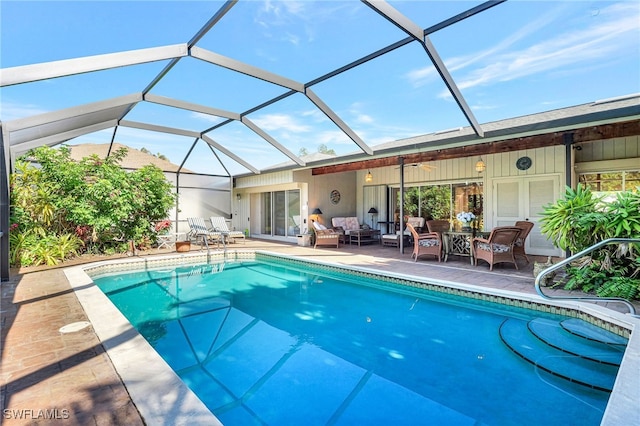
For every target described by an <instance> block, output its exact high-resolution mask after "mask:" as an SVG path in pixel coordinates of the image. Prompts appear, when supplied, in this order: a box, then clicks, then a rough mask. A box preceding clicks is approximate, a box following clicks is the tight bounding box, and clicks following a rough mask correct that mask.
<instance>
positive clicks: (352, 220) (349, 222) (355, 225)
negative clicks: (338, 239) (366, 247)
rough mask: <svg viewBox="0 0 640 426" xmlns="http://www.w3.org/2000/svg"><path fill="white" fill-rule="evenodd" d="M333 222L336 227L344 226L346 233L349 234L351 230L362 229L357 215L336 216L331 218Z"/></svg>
mask: <svg viewBox="0 0 640 426" xmlns="http://www.w3.org/2000/svg"><path fill="white" fill-rule="evenodd" d="M331 224H332V225H333V227H334V229H335V228H338V227H340V228H342V229H343V230H344V233H345V235H349V233H350V232H351V231H357V230H358V229H360V221H358V218H357V217H355V216H349V217H334V218H331Z"/></svg>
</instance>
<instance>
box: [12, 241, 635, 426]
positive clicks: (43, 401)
mask: <svg viewBox="0 0 640 426" xmlns="http://www.w3.org/2000/svg"><path fill="white" fill-rule="evenodd" d="M231 249H252V250H269V251H274V252H279V253H285V254H290V255H296V256H302V257H309V258H313V259H319V260H326V261H328V262H335V263H342V264H347V265H354V266H360V267H366V268H371V269H380V270H384V271H389V272H397V273H402V274H406V275H416V276H420V277H429V278H435V279H440V280H447V281H455V282H460V283H465V284H474V285H480V286H486V287H492V288H500V289H505V290H510V291H517V292H524V293H534V292H535V291H534V286H533V284H534V279H533V276H532V269H533V266H532V265H533V262H532V263H530V264H528V265H525V264H524V262H519V265H520V266H521V269H520V270H515V268H514V267H513V266H512V265H508V264H505V265H499V266H496V267H494V271H493V272H489V267H488V265H487V264H486V263H482V262H481V264H479V265H478V266H477V267H475V266H472V265H471V264H470V262H469V260H468V258H457V259H456V258H453V259H449V261H448V262H446V263H444V262H442V263H438V261H437V260H435V259H432V258H429V257H424V258H421V259H420V260H418V262H413V261H412V260H411V259H410V253H411V250H410V249H409V248H406V249H405V253H400V251H399V250H398V249H397V248H390V247H382V246H380V245H376V244H374V245H368V246H364V245H363V246H361V247H358V246H355V245H354V246H349V245H346V246H341V247H340V249H329V248H323V249H313V248H311V247H299V246H297V245H292V244H280V243H273V242H268V241H260V240H248V241H247V242H246V244H243V243H238V244H233V245H232V246H231ZM192 250H198V247H197V246H196V247H193V248H192ZM169 252H170V251H169V250H156V249H154V250H150V251H148V252H145V253H140V254H139V255H140V256H153V255H158V254H167V253H169ZM121 257H122V256H121ZM105 259H107V258H104V257H100V258H89V259H86V258H85V259H78V260H75V261H73V262H69V263H68V264H66V265H64V266H65V267H66V266H72V265H76V264H78V263H83V262H90V261H98V260H105ZM539 260H542V259H539ZM13 272H14V273H13V275H12V278H11V280H10V281H9V282H4V283H2V284H1V285H0V289H1V291H2V301H1V312H0V320H1V322H0V325H1V331H2V339H1V347H0V354H1V367H0V377H1V379H2V388H1V389H0V392H1V393H0V398H1V401H2V407H3V409H4V410H5V411H3V421H4V424H6V425H18V424H19V425H24V424H34V425H35V424H42V425H44V424H52V423H57V422H59V423H60V424H64V425H76V424H77V425H88V424H96V425H141V424H144V420H143V419H142V418H141V416H140V414H139V413H138V411H137V409H136V407H135V405H134V404H133V402H132V401H131V399H130V397H129V394H128V393H127V389H126V388H125V386H124V385H123V383H122V381H121V380H120V377H119V376H118V374H117V372H116V371H115V369H114V367H113V365H112V364H111V361H110V359H109V357H108V356H107V354H106V352H105V350H104V349H103V347H102V345H101V343H100V341H99V340H98V338H97V336H96V335H95V333H94V331H93V328H92V327H91V325H90V324H87V327H85V328H82V329H80V330H79V331H73V332H69V333H63V332H61V331H60V329H61V328H62V327H64V326H68V325H70V324H76V323H80V322H83V321H87V316H86V314H85V312H84V311H83V309H82V307H81V306H80V303H79V302H78V300H77V298H76V296H75V294H74V293H73V290H72V289H71V287H70V285H69V283H68V282H67V279H66V277H65V274H64V272H63V268H62V267H57V268H42V267H41V268H31V269H23V270H19V271H13ZM548 292H549V293H550V294H553V293H564V292H562V291H560V290H554V291H551V290H548ZM611 308H615V309H620V310H622V311H623V310H624V309H621V308H618V307H614V306H611ZM639 311H640V307H639ZM7 410H8V411H7ZM52 419H53V421H52Z"/></svg>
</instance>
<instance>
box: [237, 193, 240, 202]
mask: <svg viewBox="0 0 640 426" xmlns="http://www.w3.org/2000/svg"><path fill="white" fill-rule="evenodd" d="M236 200H238V201H240V194H239V193H238V194H236Z"/></svg>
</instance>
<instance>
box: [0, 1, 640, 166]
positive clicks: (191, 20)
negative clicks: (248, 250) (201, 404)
mask: <svg viewBox="0 0 640 426" xmlns="http://www.w3.org/2000/svg"><path fill="white" fill-rule="evenodd" d="M222 4H223V2H217V1H155V2H154V1H104V2H101V1H68V2H60V1H24V0H20V1H7V0H2V1H1V2H0V66H1V67H2V68H3V69H4V68H11V67H16V66H23V65H30V64H37V63H44V62H51V61H59V60H64V59H71V58H78V57H84V56H93V55H102V54H108V53H116V52H123V51H129V50H136V49H146V48H152V47H160V46H167V45H173V44H180V43H186V42H188V41H189V40H191V39H192V38H193V37H194V36H195V34H196V33H197V32H198V31H199V30H200V29H201V28H202V27H203V25H204V24H205V23H206V22H207V21H208V20H209V19H210V18H211V17H212V16H213V15H214V14H215V13H216V12H217V11H218V9H219V8H220V7H221V6H222ZM389 4H391V6H393V7H394V8H396V9H397V10H398V11H399V12H401V13H402V14H403V15H405V16H406V17H407V18H408V19H409V20H411V21H412V22H414V23H415V24H417V25H418V26H419V27H421V28H429V27H432V26H434V25H436V24H438V23H440V22H442V21H444V20H446V19H448V18H450V17H452V16H454V15H456V14H459V13H462V12H464V11H466V10H468V9H470V8H472V7H474V6H477V5H479V4H481V2H468V1H389ZM406 37H407V34H406V33H404V32H402V31H401V30H400V29H398V28H397V27H395V26H394V25H392V24H390V23H389V22H388V21H386V20H385V19H383V18H382V17H381V16H380V15H379V14H377V13H376V12H375V11H373V10H372V9H371V8H370V7H368V6H367V5H366V4H364V3H362V2H358V1H354V0H350V1H285V2H278V1H270V0H265V1H257V0H251V1H247V0H241V1H240V2H238V3H237V4H236V5H234V6H233V7H232V8H231V10H230V11H229V12H228V13H227V14H226V15H225V16H224V17H223V18H222V20H220V21H219V22H218V23H217V24H216V25H215V26H214V27H213V28H212V29H211V30H210V31H209V32H208V33H207V34H206V35H205V36H204V37H203V38H202V39H201V40H200V41H199V42H198V43H197V44H196V46H197V47H199V48H202V49H205V50H207V51H210V52H214V53H216V54H220V55H224V56H227V57H229V58H232V59H234V60H236V61H240V62H243V63H246V64H249V65H251V66H254V67H258V68H260V69H263V70H267V71H269V72H271V73H275V74H278V75H281V76H283V77H286V78H288V79H291V80H294V81H296V82H299V83H303V84H311V83H315V81H316V80H317V79H319V78H321V77H323V76H325V75H326V74H327V73H329V72H331V71H333V70H335V69H338V68H340V67H343V66H345V65H347V64H349V63H351V62H352V61H354V60H357V59H360V58H362V57H364V56H366V55H368V54H371V53H373V52H375V51H377V50H379V49H382V48H384V47H386V46H389V45H391V44H393V43H395V42H398V41H400V40H403V39H405V38H406ZM429 38H430V41H431V42H432V44H433V45H434V46H435V48H436V50H437V52H438V54H439V56H440V58H441V59H442V61H443V62H444V64H445V65H446V67H447V69H448V71H449V73H450V74H451V76H452V78H453V80H454V81H455V83H456V85H457V87H458V88H459V90H460V92H461V93H462V96H463V98H464V100H465V101H466V103H467V104H468V105H469V108H470V109H471V111H472V113H473V115H474V117H475V119H476V120H477V121H478V122H479V123H480V124H483V123H489V122H493V121H497V120H502V119H506V118H513V117H518V116H523V115H528V114H535V113H539V112H543V111H548V110H554V109H558V108H564V107H568V106H574V105H579V104H584V103H588V102H593V101H598V100H603V99H609V98H614V97H619V96H624V95H628V94H633V93H638V92H640V2H638V1H637V0H633V1H517V0H511V1H507V2H505V3H502V4H499V5H497V6H495V7H493V8H491V9H489V10H487V11H484V12H482V13H480V14H478V15H476V16H472V17H470V18H468V19H465V20H463V21H461V22H458V23H455V24H453V25H450V26H447V27H445V28H443V29H440V30H438V31H436V32H434V33H432V34H431V35H430V36H429ZM166 64H167V61H158V62H153V63H148V64H143V65H135V66H129V67H122V68H116V69H110V70H104V71H98V72H93V73H87V74H79V75H73V76H68V77H61V78H56V79H51V80H46V81H38V82H30V83H25V84H20V85H13V86H6V87H1V88H0V120H2V122H9V121H11V120H14V119H18V118H24V117H29V116H33V115H37V114H41V113H46V112H50V111H56V110H60V109H64V108H70V107H75V106H79V105H84V104H88V103H92V102H98V101H103V100H107V99H112V98H117V97H119V96H124V95H129V94H133V93H138V92H141V91H142V90H143V89H144V88H145V87H147V86H148V85H149V83H150V82H151V81H152V80H153V79H154V78H155V77H156V76H157V75H158V74H159V73H160V71H161V70H162V69H163V68H164V66H165V65H166ZM309 87H310V88H311V89H312V90H313V91H314V92H315V93H316V94H317V95H318V96H319V97H320V99H321V100H322V101H323V102H324V103H325V104H326V105H327V106H328V107H329V108H331V110H333V111H334V112H335V113H336V114H337V115H338V116H339V117H340V118H341V119H342V120H343V121H344V122H345V123H346V124H347V125H348V126H349V127H350V128H351V129H353V131H354V132H355V133H356V134H357V135H358V137H360V138H361V139H362V140H363V141H364V143H366V144H367V145H368V146H370V147H373V148H374V149H375V146H376V145H378V144H381V143H384V142H388V141H393V140H398V139H404V138H408V137H412V136H417V135H422V134H428V133H433V132H438V131H442V130H446V129H452V128H458V127H464V126H468V125H469V121H468V120H467V119H466V117H465V116H464V114H463V113H462V112H461V110H460V108H459V107H458V105H457V104H456V102H455V100H454V99H453V97H452V96H451V94H450V93H449V91H448V89H447V87H446V86H445V85H444V83H443V81H442V79H441V78H440V76H439V75H438V73H437V71H436V69H435V68H434V67H433V64H432V62H431V60H430V58H429V56H428V55H427V54H426V52H425V50H424V48H423V47H422V46H421V45H420V44H419V43H418V42H415V41H414V42H411V43H408V44H406V45H404V46H402V47H400V48H398V49H395V50H394V51H392V52H390V53H387V54H385V55H383V56H381V57H378V58H376V59H373V60H370V61H368V62H366V63H365V64H363V65H360V66H358V67H356V68H352V69H350V70H348V71H346V72H343V73H341V74H339V75H337V76H334V77H331V78H329V79H326V80H324V81H321V82H319V83H315V84H311V85H310V86H309ZM287 91H288V89H284V88H283V87H280V86H277V85H273V84H270V83H267V82H264V81H262V80H257V79H255V78H253V77H249V76H246V75H243V74H238V73H235V72H232V71H230V70H227V69H225V68H221V67H219V66H216V65H213V64H211V63H208V62H204V61H202V60H199V59H197V58H193V57H186V58H182V59H181V60H180V61H179V62H178V64H177V65H176V66H175V67H174V68H173V69H172V70H171V71H170V73H169V74H167V75H166V76H165V77H164V78H163V79H162V80H161V81H160V82H159V83H158V84H157V85H156V86H155V87H154V88H153V89H152V90H151V93H152V94H155V95H159V96H164V97H169V98H174V99H178V100H181V101H186V102H192V103H196V104H199V105H203V106H207V107H213V108H217V109H222V110H225V111H230V112H234V113H246V112H249V113H248V114H247V118H249V119H250V120H251V121H253V122H254V123H255V124H256V125H258V126H259V127H260V128H261V129H262V130H263V131H265V132H266V133H267V134H268V135H269V136H271V137H272V138H273V139H275V140H276V141H277V142H278V143H279V144H281V145H282V146H284V147H285V148H286V149H288V150H289V151H290V152H292V153H293V154H296V155H298V154H299V153H300V152H301V150H303V149H304V150H306V151H307V152H310V153H312V152H316V151H317V150H318V149H319V147H321V146H325V147H327V148H328V149H332V150H334V151H335V152H336V153H337V154H339V155H341V154H348V153H353V152H357V151H359V148H358V146H357V145H356V144H355V143H354V142H353V141H352V140H351V139H349V138H348V137H347V136H345V134H344V133H343V132H342V131H341V130H340V129H339V128H338V127H337V126H336V125H335V124H334V123H332V122H331V121H330V120H329V119H328V117H327V116H326V115H325V114H324V113H323V112H322V111H321V110H320V109H318V108H317V107H316V106H315V105H314V104H313V103H312V102H310V101H309V99H307V98H306V97H305V96H304V95H303V94H299V93H298V94H295V95H292V96H289V97H286V98H285V99H283V100H281V101H279V102H276V103H274V104H272V105H270V106H267V107H265V108H261V109H259V110H257V111H252V112H251V110H252V108H254V107H256V106H258V105H261V104H262V103H264V102H266V101H269V100H271V99H273V98H276V97H277V96H279V95H282V94H284V93H286V92H287ZM126 120H130V121H138V122H143V123H149V124H156V125H162V126H168V127H175V128H179V129H184V130H189V131H196V132H202V131H204V130H207V129H210V128H211V127H212V126H214V125H216V124H219V123H221V122H223V121H224V120H223V119H221V118H220V117H216V116H212V115H206V114H200V113H194V112H188V111H181V110H178V109H176V108H170V107H166V106H161V105H157V104H153V103H149V102H141V103H139V104H138V105H137V106H136V107H135V108H134V109H133V110H132V111H131V112H130V113H129V114H128V115H127V116H126ZM112 135H113V130H112V129H109V130H103V131H100V132H95V133H91V134H88V135H85V136H83V137H80V138H77V139H74V140H73V141H70V142H69V143H70V144H76V143H108V142H110V141H111V138H112ZM207 135H208V136H209V137H211V138H212V139H213V140H215V141H216V142H217V143H219V144H220V145H222V146H224V147H226V148H228V149H230V150H232V151H233V152H235V153H236V154H237V155H239V156H240V157H241V158H242V159H244V160H245V161H247V162H249V163H251V164H252V165H253V166H255V167H257V168H258V169H264V168H267V167H269V166H271V165H274V164H280V163H283V162H286V161H289V159H288V158H287V157H286V156H285V155H284V154H282V153H280V152H279V151H278V150H277V149H276V148H274V147H272V146H271V145H270V144H268V143H267V142H265V141H264V140H263V139H261V138H260V137H259V136H258V135H256V134H255V133H254V132H252V131H251V130H250V129H248V128H247V127H246V126H244V125H243V124H242V123H240V122H237V121H234V122H231V123H229V124H225V125H224V126H221V127H219V128H217V129H215V130H213V131H211V132H209V133H207ZM116 142H120V143H123V144H126V145H129V146H132V147H134V148H143V147H144V148H146V149H148V150H149V151H151V152H154V153H160V154H163V155H165V156H167V157H168V158H169V159H170V160H171V161H172V162H174V163H176V164H181V163H182V162H183V159H184V158H185V156H187V154H188V153H190V154H189V156H188V158H187V160H186V162H185V167H187V168H188V169H190V170H193V171H196V172H200V173H211V174H226V173H231V174H238V173H240V174H241V173H245V172H247V169H246V168H244V167H243V166H242V165H240V164H238V163H236V162H235V161H233V160H232V159H230V158H228V157H226V156H225V155H224V154H222V153H220V152H216V154H217V157H216V156H214V155H213V154H212V152H211V150H210V149H209V148H208V146H207V145H206V144H204V142H202V141H199V142H197V143H195V144H194V142H196V141H195V140H194V138H191V137H184V136H176V135H169V134H163V133H159V132H150V131H143V130H138V129H132V128H124V127H120V128H119V129H118V131H117V133H116ZM192 147H193V148H192Z"/></svg>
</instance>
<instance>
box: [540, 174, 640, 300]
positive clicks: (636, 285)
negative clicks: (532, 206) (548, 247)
mask: <svg viewBox="0 0 640 426" xmlns="http://www.w3.org/2000/svg"><path fill="white" fill-rule="evenodd" d="M541 223H542V226H541V232H542V233H543V234H544V235H546V236H547V237H548V238H549V239H550V240H552V241H553V243H554V244H555V245H556V246H557V247H560V248H562V249H564V250H570V251H571V252H573V253H577V252H580V251H582V250H584V249H586V248H588V247H591V246H592V245H594V244H596V243H598V242H600V241H604V240H606V239H609V238H640V191H639V190H638V189H636V190H635V191H623V192H618V193H616V196H615V199H609V200H607V201H606V202H605V201H604V200H603V198H601V197H596V196H595V195H594V194H593V193H592V192H591V190H590V189H589V188H588V187H583V186H582V185H580V186H578V187H577V188H576V189H575V190H573V189H571V188H569V187H567V188H566V192H565V196H564V198H563V199H561V200H558V201H557V202H556V203H555V204H552V205H549V206H546V207H545V208H544V212H543V218H542V220H541ZM639 256H640V247H639V246H638V245H637V244H621V245H615V244H612V245H608V246H604V247H602V248H600V249H598V250H595V251H593V252H591V253H590V254H588V255H587V256H585V257H583V258H582V259H579V260H578V261H576V262H574V263H573V264H571V265H569V266H568V267H567V276H568V281H567V282H566V284H565V288H566V289H569V290H573V289H582V290H583V291H586V292H595V293H596V294H598V295H599V296H603V297H604V296H607V297H609V296H618V297H625V298H638V297H640V257H639Z"/></svg>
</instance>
